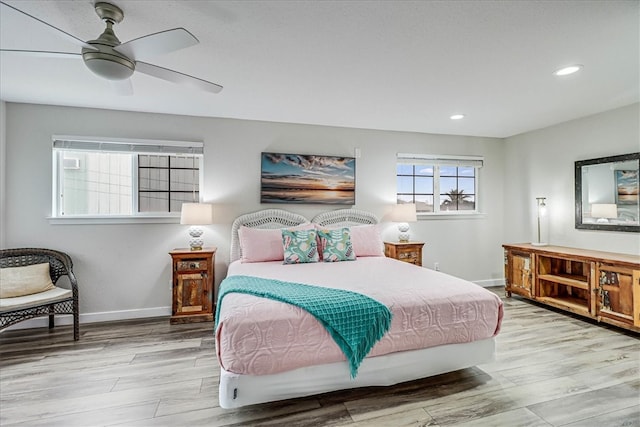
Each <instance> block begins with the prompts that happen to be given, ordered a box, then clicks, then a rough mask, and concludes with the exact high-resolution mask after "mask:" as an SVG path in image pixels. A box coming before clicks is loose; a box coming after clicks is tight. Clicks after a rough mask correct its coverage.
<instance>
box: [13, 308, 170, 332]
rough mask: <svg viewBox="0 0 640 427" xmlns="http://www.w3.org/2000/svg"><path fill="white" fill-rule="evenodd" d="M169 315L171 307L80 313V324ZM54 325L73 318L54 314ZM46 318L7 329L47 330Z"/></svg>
mask: <svg viewBox="0 0 640 427" xmlns="http://www.w3.org/2000/svg"><path fill="white" fill-rule="evenodd" d="M169 315H171V307H153V308H141V309H137V310H119V311H104V312H101V313H84V314H83V313H80V324H85V323H97V322H112V321H114V320H128V319H143V318H148V317H163V316H169ZM55 319H56V320H55V322H56V325H73V317H72V316H71V315H70V314H56V317H55ZM48 327H49V318H48V317H47V316H44V317H38V318H35V319H29V320H25V321H24V322H20V323H17V324H15V325H13V326H10V327H8V328H7V329H6V330H7V331H8V330H11V329H30V328H48Z"/></svg>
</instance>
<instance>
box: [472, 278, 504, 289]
mask: <svg viewBox="0 0 640 427" xmlns="http://www.w3.org/2000/svg"><path fill="white" fill-rule="evenodd" d="M473 283H475V284H476V285H478V286H482V287H483V288H491V287H493V286H504V279H487V280H474V281H473Z"/></svg>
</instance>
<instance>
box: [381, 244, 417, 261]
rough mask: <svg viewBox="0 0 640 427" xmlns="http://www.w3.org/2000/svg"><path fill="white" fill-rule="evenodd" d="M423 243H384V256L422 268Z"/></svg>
mask: <svg viewBox="0 0 640 427" xmlns="http://www.w3.org/2000/svg"><path fill="white" fill-rule="evenodd" d="M423 246H424V242H384V254H385V255H386V256H387V257H389V258H395V259H397V260H400V261H404V262H408V263H411V264H415V265H419V266H422V247H423Z"/></svg>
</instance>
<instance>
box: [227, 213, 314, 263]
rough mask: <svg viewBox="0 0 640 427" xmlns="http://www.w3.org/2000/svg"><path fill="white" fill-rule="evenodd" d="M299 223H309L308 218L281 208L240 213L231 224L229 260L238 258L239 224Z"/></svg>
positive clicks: (250, 225)
mask: <svg viewBox="0 0 640 427" xmlns="http://www.w3.org/2000/svg"><path fill="white" fill-rule="evenodd" d="M300 224H309V220H308V219H307V218H305V217H303V216H302V215H298V214H295V213H292V212H288V211H285V210H282V209H265V210H261V211H257V212H253V213H248V214H245V215H241V216H239V217H238V218H236V219H235V221H233V224H232V225H231V258H230V262H233V261H235V260H237V259H240V258H241V256H242V252H241V249H240V239H239V237H238V229H239V228H240V227H241V226H243V225H244V226H245V227H251V228H270V229H274V228H287V227H294V226H296V225H300Z"/></svg>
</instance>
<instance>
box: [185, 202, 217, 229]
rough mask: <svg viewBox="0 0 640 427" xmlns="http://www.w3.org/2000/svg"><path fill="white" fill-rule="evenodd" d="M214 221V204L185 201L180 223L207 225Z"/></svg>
mask: <svg viewBox="0 0 640 427" xmlns="http://www.w3.org/2000/svg"><path fill="white" fill-rule="evenodd" d="M212 223H213V205H212V204H209V203H183V204H182V212H181V214H180V224H186V225H206V224H212Z"/></svg>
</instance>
